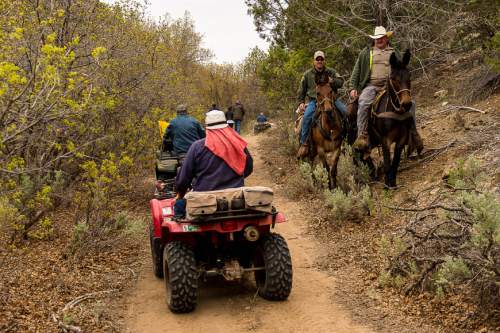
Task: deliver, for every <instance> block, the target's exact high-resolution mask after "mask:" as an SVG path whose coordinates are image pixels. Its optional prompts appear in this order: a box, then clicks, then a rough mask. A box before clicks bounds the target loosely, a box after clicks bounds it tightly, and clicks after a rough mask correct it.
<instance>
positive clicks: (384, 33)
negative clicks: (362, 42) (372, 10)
mask: <svg viewBox="0 0 500 333" xmlns="http://www.w3.org/2000/svg"><path fill="white" fill-rule="evenodd" d="M393 33H394V32H393V31H386V30H385V28H384V27H383V26H378V27H375V32H374V33H373V35H370V37H371V38H372V39H379V38H382V37H384V36H387V38H391V36H392V34H393Z"/></svg>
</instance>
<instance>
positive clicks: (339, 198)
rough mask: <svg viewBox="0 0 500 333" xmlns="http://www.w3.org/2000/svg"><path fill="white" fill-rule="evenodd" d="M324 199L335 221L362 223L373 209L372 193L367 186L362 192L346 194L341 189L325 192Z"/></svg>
mask: <svg viewBox="0 0 500 333" xmlns="http://www.w3.org/2000/svg"><path fill="white" fill-rule="evenodd" d="M324 199H325V202H326V205H327V207H328V208H329V209H330V215H331V218H332V219H333V220H334V221H339V222H342V221H346V220H347V221H354V222H360V221H361V220H362V219H363V217H364V216H367V215H369V214H370V209H373V200H372V196H371V191H370V188H369V187H368V186H365V187H364V188H363V190H362V191H361V192H357V193H355V192H348V193H345V192H344V191H342V190H341V189H340V188H336V189H334V190H332V191H329V190H325V191H324Z"/></svg>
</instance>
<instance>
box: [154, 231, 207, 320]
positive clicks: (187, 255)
mask: <svg viewBox="0 0 500 333" xmlns="http://www.w3.org/2000/svg"><path fill="white" fill-rule="evenodd" d="M163 275H164V276H165V287H166V292H167V305H168V307H169V309H170V310H171V311H172V312H175V313H186V312H191V311H193V310H194V308H195V307H196V301H197V299H198V278H199V272H198V268H197V266H196V260H195V257H194V252H193V250H192V249H191V248H190V247H189V246H188V245H186V244H184V243H182V242H178V241H176V242H172V243H169V244H167V245H166V246H165V249H164V251H163Z"/></svg>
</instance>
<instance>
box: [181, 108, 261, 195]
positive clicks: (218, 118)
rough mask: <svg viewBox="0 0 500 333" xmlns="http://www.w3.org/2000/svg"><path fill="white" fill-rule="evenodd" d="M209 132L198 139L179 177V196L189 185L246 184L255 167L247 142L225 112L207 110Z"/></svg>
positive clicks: (201, 187)
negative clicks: (232, 125) (231, 123)
mask: <svg viewBox="0 0 500 333" xmlns="http://www.w3.org/2000/svg"><path fill="white" fill-rule="evenodd" d="M205 124H206V130H207V136H206V138H205V139H201V140H198V141H196V142H194V143H193V144H192V145H191V147H190V148H189V151H188V153H187V156H186V159H185V160H184V163H183V165H182V167H181V170H180V171H179V174H178V176H177V178H176V186H177V191H178V193H179V197H181V198H182V197H183V196H184V195H185V194H186V192H187V190H188V189H189V188H192V189H193V190H194V191H212V190H221V189H226V188H235V187H241V186H244V179H245V178H246V177H248V176H249V175H250V174H251V173H252V171H253V159H252V156H251V155H250V152H249V151H248V149H247V143H246V142H245V141H244V140H243V139H242V138H241V137H240V136H239V135H238V134H237V133H236V132H235V131H234V130H233V129H232V128H230V127H228V125H227V122H226V117H225V116H224V112H222V111H218V110H214V111H210V112H207V114H206V118H205Z"/></svg>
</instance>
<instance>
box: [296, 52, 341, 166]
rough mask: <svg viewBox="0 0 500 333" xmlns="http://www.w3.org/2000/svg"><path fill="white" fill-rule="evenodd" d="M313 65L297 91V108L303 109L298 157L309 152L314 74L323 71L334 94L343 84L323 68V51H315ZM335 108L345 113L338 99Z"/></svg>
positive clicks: (314, 106) (314, 90) (327, 69)
mask: <svg viewBox="0 0 500 333" xmlns="http://www.w3.org/2000/svg"><path fill="white" fill-rule="evenodd" d="M313 65H314V66H313V68H311V69H309V70H307V71H306V72H305V73H304V75H303V76H302V80H301V81H300V86H299V90H298V101H299V103H300V105H299V108H300V109H301V110H303V109H304V108H305V111H304V117H303V118H302V130H301V134H300V143H301V146H300V148H299V151H298V153H297V156H298V157H305V156H307V154H308V152H309V143H308V142H307V141H308V137H309V131H310V130H311V125H312V120H313V115H314V111H315V110H316V82H315V81H314V77H315V75H316V73H321V72H323V71H325V72H326V73H328V76H329V77H330V78H331V86H332V89H333V91H334V92H337V89H338V88H340V87H342V85H343V84H344V80H343V79H342V78H340V77H339V76H338V75H337V73H336V72H335V71H334V70H333V69H331V68H327V67H326V66H325V54H324V53H323V51H316V52H315V53H314V62H313ZM306 104H307V107H306ZM335 107H336V108H337V109H338V110H339V111H340V112H341V113H342V114H346V113H347V109H346V106H345V104H344V103H342V101H341V100H340V99H338V98H336V99H335Z"/></svg>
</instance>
